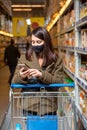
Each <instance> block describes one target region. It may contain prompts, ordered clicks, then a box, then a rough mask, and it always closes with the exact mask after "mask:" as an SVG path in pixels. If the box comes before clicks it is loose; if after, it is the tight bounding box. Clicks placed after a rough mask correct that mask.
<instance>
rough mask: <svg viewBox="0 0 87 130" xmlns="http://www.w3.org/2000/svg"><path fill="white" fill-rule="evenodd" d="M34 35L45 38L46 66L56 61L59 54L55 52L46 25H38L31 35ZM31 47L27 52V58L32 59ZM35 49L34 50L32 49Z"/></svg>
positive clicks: (44, 54) (44, 55)
mask: <svg viewBox="0 0 87 130" xmlns="http://www.w3.org/2000/svg"><path fill="white" fill-rule="evenodd" d="M32 35H34V36H36V37H37V38H39V39H41V40H44V43H45V44H44V49H43V53H42V54H43V57H44V63H43V65H44V66H48V65H49V64H50V63H52V62H53V61H54V62H55V61H56V60H57V54H56V53H55V52H54V49H53V46H52V41H51V37H50V34H49V32H48V31H47V30H46V29H45V28H44V27H38V28H36V29H35V30H33V31H32V33H31V36H32ZM31 49H32V48H31V47H30V48H29V50H28V51H27V52H26V58H27V59H28V60H30V57H31V51H30V50H31ZM32 51H33V50H32Z"/></svg>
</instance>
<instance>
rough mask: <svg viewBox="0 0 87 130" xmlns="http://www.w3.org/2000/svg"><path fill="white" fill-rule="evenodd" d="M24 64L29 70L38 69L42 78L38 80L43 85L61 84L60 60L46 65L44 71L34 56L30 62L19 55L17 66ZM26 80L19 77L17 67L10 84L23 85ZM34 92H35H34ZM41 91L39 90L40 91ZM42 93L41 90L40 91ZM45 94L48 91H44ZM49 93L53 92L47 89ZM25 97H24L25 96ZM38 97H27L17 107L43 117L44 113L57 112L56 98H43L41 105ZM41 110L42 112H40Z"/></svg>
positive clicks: (61, 67) (61, 68)
mask: <svg viewBox="0 0 87 130" xmlns="http://www.w3.org/2000/svg"><path fill="white" fill-rule="evenodd" d="M22 63H23V64H24V63H26V64H27V65H28V66H29V67H30V68H34V69H38V70H39V71H41V72H42V76H41V77H38V80H39V81H40V82H41V83H44V84H51V83H63V76H64V73H63V63H62V60H61V59H60V58H59V57H58V59H57V61H56V62H52V63H51V64H50V65H48V66H47V67H46V68H45V70H44V69H43V68H41V67H40V66H39V63H38V60H37V57H36V54H35V53H33V55H32V60H31V61H28V60H26V57H25V55H21V57H20V59H19V61H18V64H22ZM28 82H29V81H28V80H22V79H21V78H20V75H19V67H18V65H17V67H16V70H15V73H14V76H13V79H12V83H16V84H19V83H23V84H27V83H28ZM27 91H31V89H30V90H29V89H27ZM34 91H36V90H34ZM40 91H41V90H40ZM42 91H43V90H42ZM44 91H45V92H47V91H48V90H47V89H45V90H44ZM49 91H55V90H54V89H52V88H49ZM25 97H26V96H25ZM37 97H38V96H37V95H36V96H35V97H34V96H29V97H28V98H23V103H22V104H21V101H18V104H19V105H18V106H20V107H21V108H23V109H24V110H27V111H34V112H37V114H38V115H44V114H46V113H50V112H55V111H56V110H57V98H55V97H54V98H53V99H52V97H47V96H46V97H44V101H43V103H42V97H39V98H37ZM42 109H43V111H41V110H42Z"/></svg>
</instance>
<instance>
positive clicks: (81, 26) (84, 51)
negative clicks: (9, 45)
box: [48, 0, 87, 130]
mask: <svg viewBox="0 0 87 130" xmlns="http://www.w3.org/2000/svg"><path fill="white" fill-rule="evenodd" d="M68 2H70V3H69V4H68V7H65V6H64V7H63V9H61V10H63V11H62V13H61V15H60V13H59V15H58V16H57V21H56V19H54V22H53V23H55V21H56V22H57V28H58V29H57V34H56V39H58V51H59V53H60V56H63V60H64V71H65V73H66V74H67V75H68V76H69V77H70V78H71V79H72V80H73V81H74V83H75V108H76V113H77V117H78V118H80V120H81V121H82V124H83V127H84V129H85V130H86V129H87V106H85V107H86V108H85V109H86V113H84V112H83V108H81V106H80V92H81V91H84V93H85V96H86V95H87V78H86V79H84V78H83V77H81V76H80V67H81V64H82V63H83V62H86V64H87V40H86V43H85V44H84V45H82V42H81V41H82V36H81V31H82V30H83V31H84V30H85V29H86V30H87V11H86V10H87V3H86V2H87V1H86V0H84V1H82V0H74V1H73V0H71V1H69V0H66V3H68ZM84 3H86V4H85V5H86V9H85V15H84V16H82V14H80V13H81V6H82V4H84ZM65 5H66V4H65ZM71 5H73V6H71ZM70 8H71V10H74V11H75V12H74V14H75V21H74V22H72V23H71V25H70V23H69V26H68V24H67V25H66V26H64V27H65V28H63V22H66V21H65V20H64V17H67V14H68V13H70ZM83 11H84V10H83ZM68 15H69V14H68ZM62 19H63V20H62ZM69 20H70V17H69ZM69 20H68V22H69ZM52 21H53V20H52ZM61 21H63V22H61ZM51 23H52V22H50V24H51ZM50 24H49V25H48V30H49V29H50V28H51V27H52V29H51V30H53V28H54V27H53V24H52V25H50ZM65 24H66V23H65ZM73 32H74V33H75V37H74V39H73V40H74V43H73V44H71V43H69V42H71V41H69V42H67V39H68V40H71V39H72V37H73V36H74V35H72V34H71V33H73ZM86 37H87V34H86ZM70 38H71V39H70ZM61 53H62V54H63V55H61ZM71 54H72V55H73V58H74V60H73V61H74V62H75V72H72V70H70V68H69V66H68V64H69V62H70V60H69V57H70V55H71ZM82 55H85V56H86V58H84V61H83V58H82V59H81V57H82ZM64 58H65V59H64ZM85 73H86V75H87V72H85ZM86 102H87V96H86ZM86 102H85V103H86ZM85 105H87V104H85ZM84 115H86V116H84ZM78 118H77V123H78Z"/></svg>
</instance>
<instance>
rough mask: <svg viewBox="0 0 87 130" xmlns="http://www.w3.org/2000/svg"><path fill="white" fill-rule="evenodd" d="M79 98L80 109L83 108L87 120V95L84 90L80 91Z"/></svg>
mask: <svg viewBox="0 0 87 130" xmlns="http://www.w3.org/2000/svg"><path fill="white" fill-rule="evenodd" d="M79 96H80V107H81V108H82V113H83V114H86V115H85V117H86V118H87V94H86V93H85V92H84V91H83V90H80V93H79Z"/></svg>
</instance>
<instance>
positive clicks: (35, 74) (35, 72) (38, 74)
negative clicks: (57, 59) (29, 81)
mask: <svg viewBox="0 0 87 130" xmlns="http://www.w3.org/2000/svg"><path fill="white" fill-rule="evenodd" d="M29 75H30V76H32V77H41V76H42V73H41V72H40V71H39V70H38V69H30V70H29Z"/></svg>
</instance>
